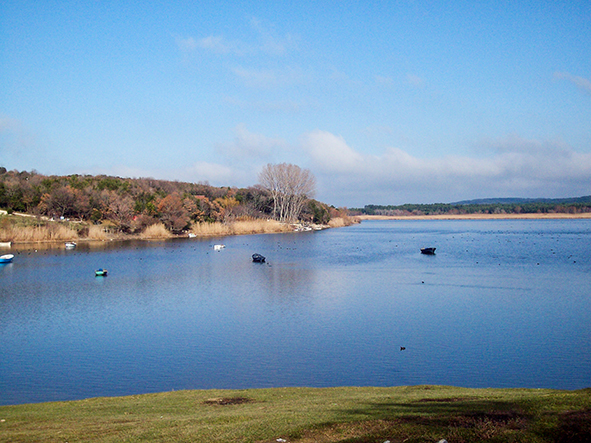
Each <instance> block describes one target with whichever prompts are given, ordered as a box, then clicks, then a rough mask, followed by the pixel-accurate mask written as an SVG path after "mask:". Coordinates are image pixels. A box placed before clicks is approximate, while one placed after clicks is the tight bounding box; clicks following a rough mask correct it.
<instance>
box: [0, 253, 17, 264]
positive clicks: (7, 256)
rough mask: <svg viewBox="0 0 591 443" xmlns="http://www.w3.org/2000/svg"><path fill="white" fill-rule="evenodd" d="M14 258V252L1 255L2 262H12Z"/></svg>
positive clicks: (0, 260) (0, 261)
mask: <svg viewBox="0 0 591 443" xmlns="http://www.w3.org/2000/svg"><path fill="white" fill-rule="evenodd" d="M13 258H14V255H13V254H5V255H0V263H10V262H12V259H13Z"/></svg>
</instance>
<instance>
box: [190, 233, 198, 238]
mask: <svg viewBox="0 0 591 443" xmlns="http://www.w3.org/2000/svg"><path fill="white" fill-rule="evenodd" d="M195 237H197V234H193V233H192V232H189V238H195Z"/></svg>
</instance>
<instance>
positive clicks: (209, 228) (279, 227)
mask: <svg viewBox="0 0 591 443" xmlns="http://www.w3.org/2000/svg"><path fill="white" fill-rule="evenodd" d="M291 230H292V229H291V228H290V227H289V225H287V224H285V223H280V222H278V221H276V220H258V219H254V220H239V221H234V222H230V223H220V222H215V223H197V224H195V225H193V227H192V228H191V232H192V233H193V234H195V235H196V236H197V237H223V236H228V235H247V234H273V233H279V232H288V231H291Z"/></svg>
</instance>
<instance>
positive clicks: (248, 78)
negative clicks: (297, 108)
mask: <svg viewBox="0 0 591 443" xmlns="http://www.w3.org/2000/svg"><path fill="white" fill-rule="evenodd" d="M232 72H233V73H234V75H236V77H238V78H239V79H240V80H242V81H243V82H244V84H245V85H246V86H249V87H253V88H274V87H283V86H289V85H293V84H300V83H303V82H304V81H305V80H306V75H305V74H304V73H303V72H302V71H301V69H299V68H294V67H289V66H287V67H284V68H282V69H247V68H243V67H241V66H238V67H235V68H233V69H232Z"/></svg>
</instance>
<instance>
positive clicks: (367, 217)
mask: <svg viewBox="0 0 591 443" xmlns="http://www.w3.org/2000/svg"><path fill="white" fill-rule="evenodd" d="M357 218H359V219H360V220H558V219H591V212H585V213H581V214H566V213H550V214H438V215H358V216H357Z"/></svg>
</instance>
